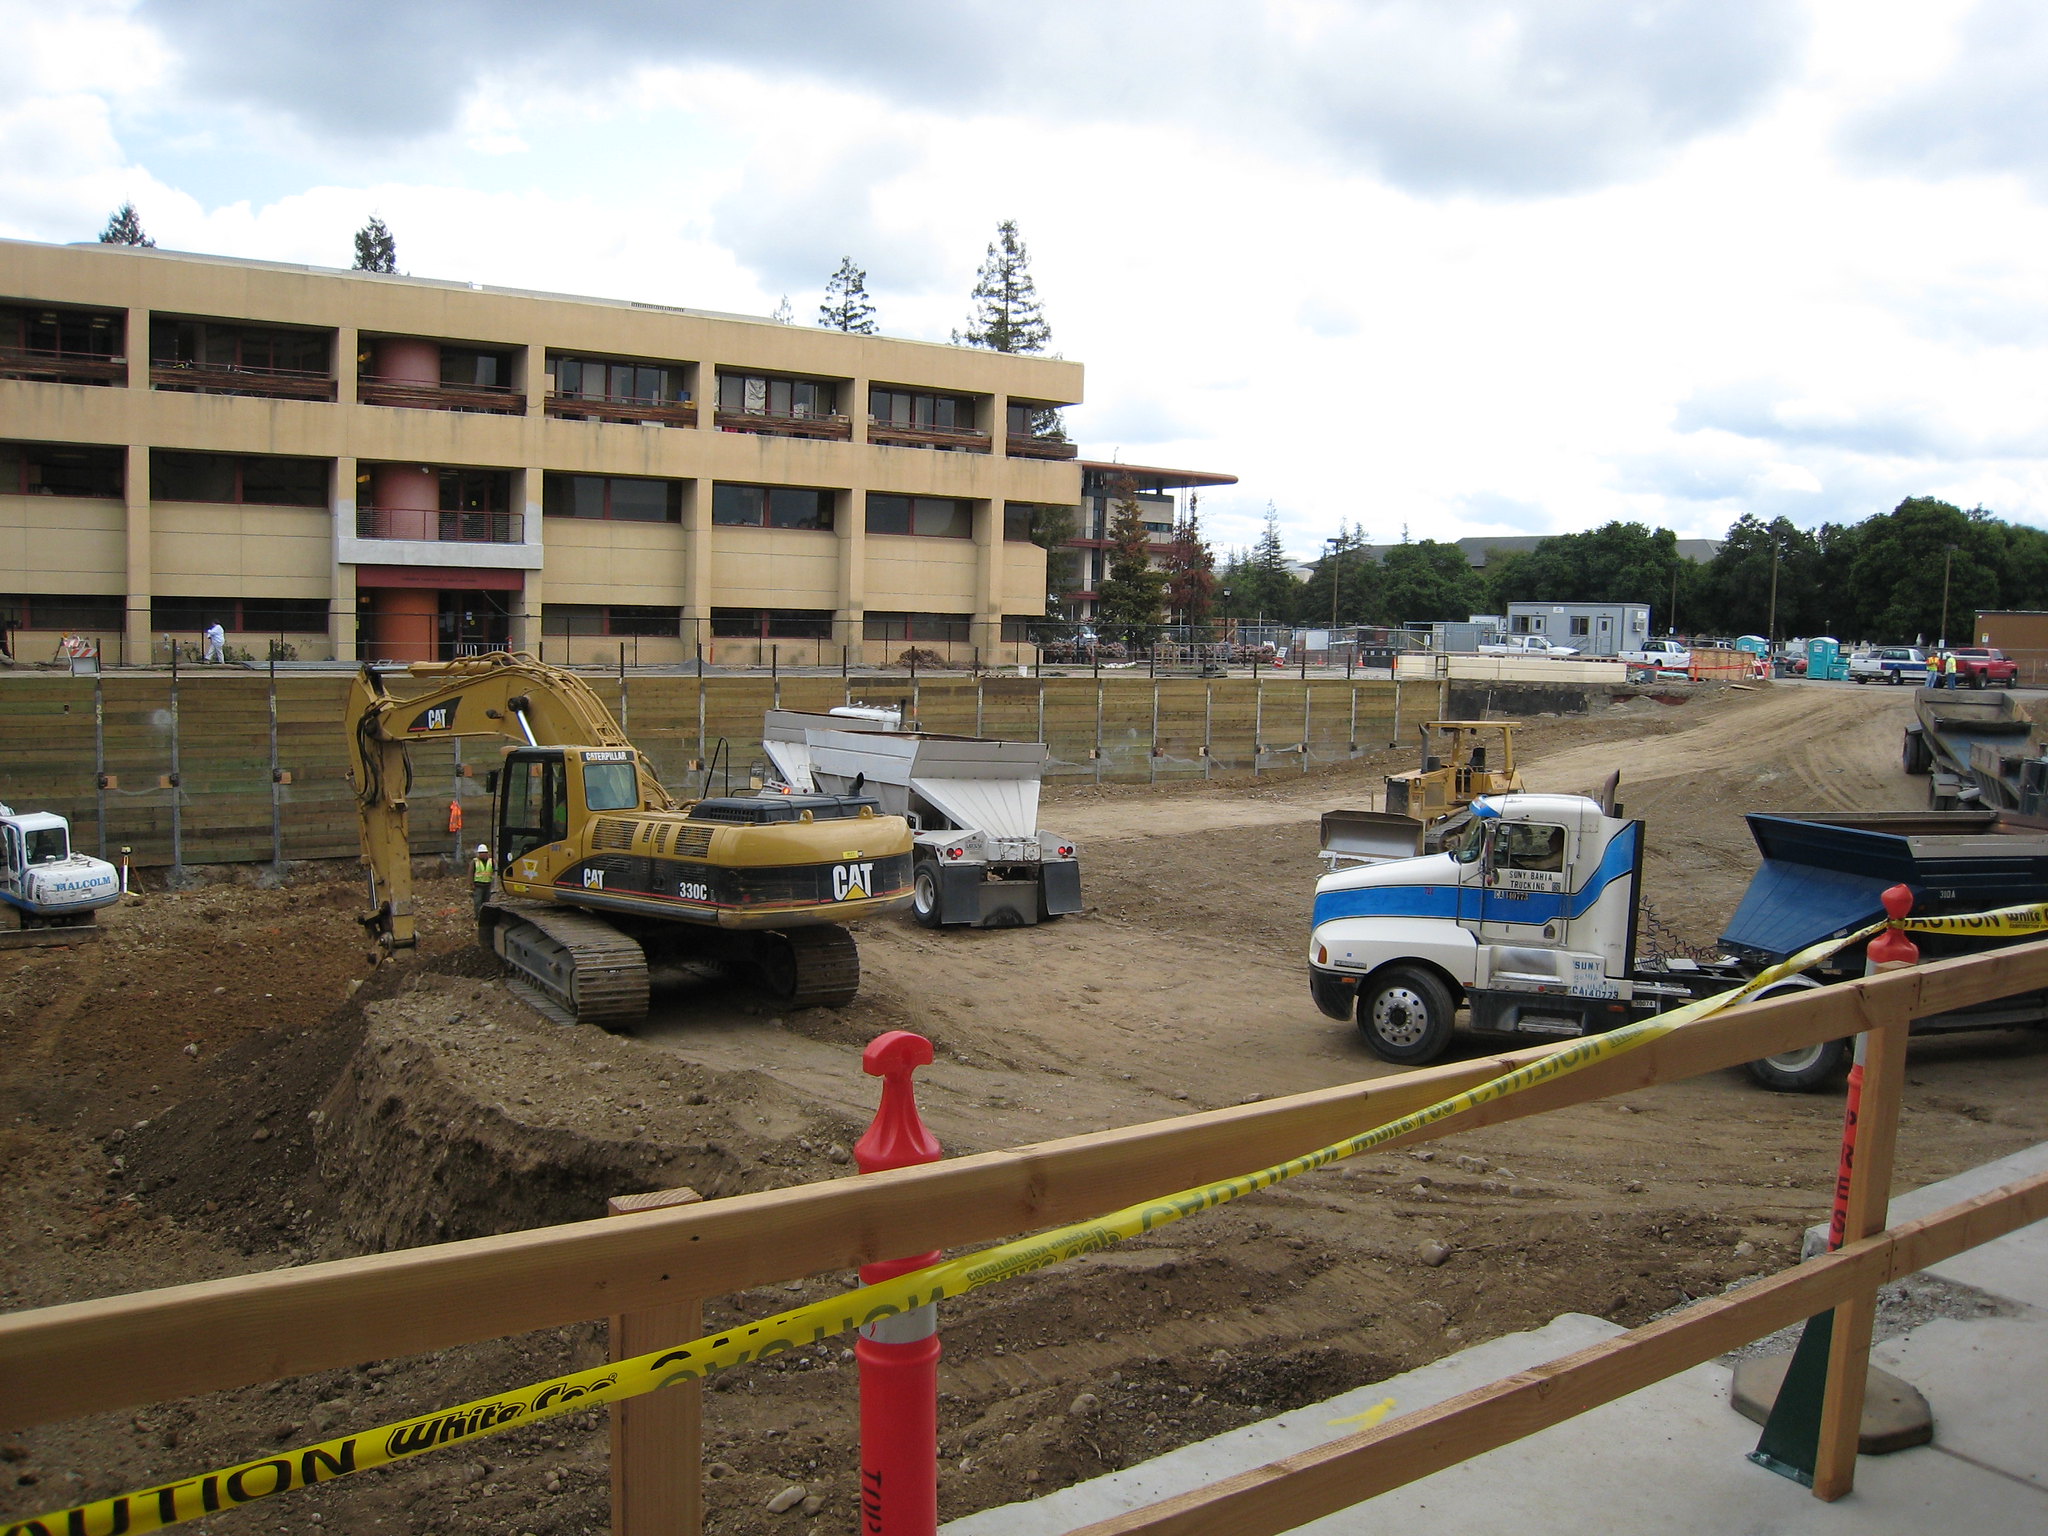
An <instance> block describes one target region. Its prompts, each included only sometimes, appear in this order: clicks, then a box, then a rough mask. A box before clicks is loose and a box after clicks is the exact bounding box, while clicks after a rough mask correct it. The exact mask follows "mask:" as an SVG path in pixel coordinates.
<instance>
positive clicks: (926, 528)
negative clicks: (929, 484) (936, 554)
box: [868, 491, 974, 539]
mask: <svg viewBox="0 0 2048 1536" xmlns="http://www.w3.org/2000/svg"><path fill="white" fill-rule="evenodd" d="M868 532H869V533H909V534H916V535H918V536H920V537H923V538H931V539H971V538H973V537H974V503H973V502H971V501H958V500H955V499H954V498H952V497H950V496H884V495H879V494H877V493H875V492H873V491H870V492H869V493H868Z"/></svg>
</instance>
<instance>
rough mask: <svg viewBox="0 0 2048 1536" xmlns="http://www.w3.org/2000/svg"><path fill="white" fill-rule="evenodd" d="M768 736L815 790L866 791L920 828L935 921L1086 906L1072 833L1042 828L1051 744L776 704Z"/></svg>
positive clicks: (919, 879) (975, 920) (870, 712)
mask: <svg viewBox="0 0 2048 1536" xmlns="http://www.w3.org/2000/svg"><path fill="white" fill-rule="evenodd" d="M761 744H762V746H763V747H764V748H765V749H766V751H767V753H768V758H769V761H771V762H772V763H773V764H774V765H775V771H776V773H777V774H778V775H779V776H780V778H781V781H782V782H783V783H784V784H786V785H788V786H789V787H790V788H791V789H793V790H798V791H801V792H803V793H806V794H812V793H815V794H842V795H867V796H870V797H872V798H873V799H875V800H876V801H878V802H879V803H880V808H881V810H882V811H883V813H884V814H888V815H897V816H904V817H907V818H908V819H909V821H910V826H911V830H912V832H913V834H914V835H915V841H916V851H915V855H914V858H915V862H914V866H913V868H912V872H911V880H912V886H913V892H914V893H913V896H912V898H911V912H912V914H913V915H914V916H915V917H916V918H917V920H918V921H919V922H920V923H922V924H924V926H925V927H927V928H938V927H942V926H950V925H962V926H966V927H972V928H1016V927H1021V926H1023V925H1025V924H1029V923H1043V922H1050V921H1051V920H1053V919H1054V918H1059V917H1064V916H1066V915H1067V914H1068V913H1069V912H1078V911H1080V910H1081V865H1080V861H1079V860H1078V859H1076V858H1075V856H1074V843H1073V839H1071V838H1065V837H1060V836H1058V835H1056V834H1054V833H1051V832H1048V831H1046V830H1045V829H1044V828H1042V827H1040V826H1039V825H1038V790H1039V783H1040V781H1041V780H1042V779H1043V777H1044V775H1045V762H1046V751H1045V746H1044V744H1043V743H1042V742H1036V741H991V740H988V739H985V738H983V737H979V736H945V735H940V734H937V733H935V732H931V731H919V730H905V729H903V717H902V715H901V714H900V713H899V712H898V711H896V710H893V709H866V708H857V707H849V708H847V709H844V710H837V709H835V710H833V711H832V712H831V713H830V714H823V715H814V714H805V713H801V712H799V711H797V710H791V709H771V710H770V711H768V715H767V718H766V720H765V722H764V723H763V725H762V730H761Z"/></svg>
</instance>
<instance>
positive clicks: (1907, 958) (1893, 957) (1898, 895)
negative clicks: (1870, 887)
mask: <svg viewBox="0 0 2048 1536" xmlns="http://www.w3.org/2000/svg"><path fill="white" fill-rule="evenodd" d="M1878 899H1879V900H1880V901H1882V902H1883V903H1884V910H1885V912H1886V914H1887V915H1888V916H1889V917H1890V918H1891V920H1892V921H1893V922H1895V923H1896V922H1898V921H1899V920H1900V919H1901V918H1903V917H1905V916H1906V914H1907V913H1909V912H1911V911H1912V910H1913V893H1912V891H1911V890H1910V889H1908V888H1907V887H1905V886H1903V885H1895V886H1892V887H1891V888H1890V889H1888V890H1887V891H1886V892H1885V893H1884V895H1883V896H1881V897H1879V898H1878ZM1867 953H1868V955H1869V959H1870V963H1871V964H1872V965H1913V964H1916V963H1917V962H1918V961H1919V959H1920V946H1919V945H1918V944H1915V943H1914V942H1913V941H1912V940H1911V939H1910V938H1908V937H1907V936H1906V935H1905V934H1903V933H1901V932H1899V930H1898V929H1896V928H1887V929H1885V931H1884V932H1883V933H1880V934H1879V935H1878V936H1877V937H1876V938H1874V939H1872V940H1871V941H1870V948H1869V950H1868V951H1867Z"/></svg>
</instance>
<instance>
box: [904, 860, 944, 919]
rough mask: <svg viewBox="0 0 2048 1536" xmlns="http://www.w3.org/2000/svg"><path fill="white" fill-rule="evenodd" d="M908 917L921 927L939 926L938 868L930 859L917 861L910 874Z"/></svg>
mask: <svg viewBox="0 0 2048 1536" xmlns="http://www.w3.org/2000/svg"><path fill="white" fill-rule="evenodd" d="M910 915H911V916H912V917H914V918H916V919H917V921H918V923H919V925H920V926H922V927H925V928H936V927H938V926H939V866H938V865H937V864H935V863H933V862H932V861H931V860H930V859H919V860H918V861H917V869H916V870H915V871H914V872H913V873H912V874H911V877H910Z"/></svg>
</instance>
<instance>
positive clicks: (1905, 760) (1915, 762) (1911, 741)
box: [1899, 730, 1934, 775]
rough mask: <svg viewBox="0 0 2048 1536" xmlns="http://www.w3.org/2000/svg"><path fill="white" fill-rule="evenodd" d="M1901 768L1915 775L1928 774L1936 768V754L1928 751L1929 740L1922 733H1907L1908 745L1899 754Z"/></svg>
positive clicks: (1910, 731) (1911, 731)
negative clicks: (1931, 769)
mask: <svg viewBox="0 0 2048 1536" xmlns="http://www.w3.org/2000/svg"><path fill="white" fill-rule="evenodd" d="M1899 766H1900V767H1902V768H1904V769H1905V770H1906V772H1908V773H1910V774H1915V775H1917V774H1923V773H1926V772H1927V771H1928V770H1929V769H1930V768H1932V767H1933V766H1934V754H1933V753H1932V752H1931V751H1929V750H1928V747H1927V738H1926V737H1925V736H1923V735H1921V734H1920V732H1918V731H1915V730H1908V731H1907V732H1906V744H1905V746H1904V748H1902V749H1901V751H1900V753H1899Z"/></svg>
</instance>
